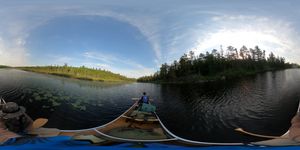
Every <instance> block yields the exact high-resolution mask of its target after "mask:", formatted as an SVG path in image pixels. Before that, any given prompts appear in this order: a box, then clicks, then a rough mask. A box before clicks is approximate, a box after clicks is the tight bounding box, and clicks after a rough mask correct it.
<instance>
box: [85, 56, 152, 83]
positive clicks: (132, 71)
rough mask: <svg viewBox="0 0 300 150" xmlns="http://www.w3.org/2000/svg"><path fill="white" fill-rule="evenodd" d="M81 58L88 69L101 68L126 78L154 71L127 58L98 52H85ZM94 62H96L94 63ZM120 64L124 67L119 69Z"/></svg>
mask: <svg viewBox="0 0 300 150" xmlns="http://www.w3.org/2000/svg"><path fill="white" fill-rule="evenodd" d="M83 56H84V57H85V61H86V62H85V63H83V64H84V65H87V66H89V67H96V68H102V69H106V70H110V71H113V72H116V73H120V74H123V75H126V76H128V77H134V78H136V77H140V76H144V75H149V74H151V73H153V72H154V71H155V69H154V68H147V67H145V66H143V65H142V64H140V63H137V62H134V61H132V60H129V59H127V58H123V57H120V56H116V55H110V54H105V53H102V52H99V51H86V52H84V54H83ZM95 60H96V62H95ZM117 64H122V65H124V66H126V67H120V65H117Z"/></svg>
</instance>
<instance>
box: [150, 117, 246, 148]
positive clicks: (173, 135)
mask: <svg viewBox="0 0 300 150" xmlns="http://www.w3.org/2000/svg"><path fill="white" fill-rule="evenodd" d="M154 114H155V116H156V117H157V119H158V121H159V123H160V125H161V126H162V128H163V129H164V130H165V131H166V132H167V133H168V134H169V135H170V136H172V137H174V138H175V139H177V141H179V142H183V143H184V144H192V145H223V146H225V145H228V146H229V145H245V143H213V142H201V141H193V140H188V139H184V138H181V137H179V136H177V135H175V134H173V133H172V132H171V131H169V130H168V129H167V128H166V127H165V125H164V124H163V123H162V121H161V120H160V118H159V117H158V115H157V114H156V113H155V112H154Z"/></svg>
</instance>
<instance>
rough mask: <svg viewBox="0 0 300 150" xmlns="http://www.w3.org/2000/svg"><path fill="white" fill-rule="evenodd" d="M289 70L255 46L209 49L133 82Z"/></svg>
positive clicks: (289, 65) (184, 57)
mask: <svg viewBox="0 0 300 150" xmlns="http://www.w3.org/2000/svg"><path fill="white" fill-rule="evenodd" d="M292 66H293V65H292V64H289V63H286V62H285V58H284V57H279V56H275V54H274V53H273V52H271V53H270V54H269V55H268V56H266V51H265V50H262V49H261V48H259V47H258V46H255V47H254V48H249V49H248V48H247V47H246V46H242V47H241V48H240V49H237V48H235V47H233V46H228V47H227V49H226V50H223V49H222V47H221V49H220V50H219V51H218V50H216V49H213V50H212V51H211V52H206V53H205V54H204V53H200V54H199V55H195V53H194V52H193V51H190V52H189V53H187V54H184V55H183V56H181V57H180V59H179V60H175V61H174V62H173V63H171V64H170V65H168V64H167V63H164V64H162V65H161V67H160V70H159V71H157V72H156V73H154V74H153V75H150V76H144V77H141V78H139V79H138V80H137V81H139V82H153V81H163V82H177V81H183V82H185V81H195V80H196V81H199V80H210V79H212V80H215V79H226V78H234V77H238V76H243V75H248V74H255V73H257V72H263V71H268V70H278V69H285V68H290V67H292Z"/></svg>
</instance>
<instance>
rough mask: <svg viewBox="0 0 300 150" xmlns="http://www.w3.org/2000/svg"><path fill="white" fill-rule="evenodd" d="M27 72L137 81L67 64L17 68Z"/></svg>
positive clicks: (104, 79)
mask: <svg viewBox="0 0 300 150" xmlns="http://www.w3.org/2000/svg"><path fill="white" fill-rule="evenodd" d="M15 68H16V69H21V70H25V71H31V72H37V73H45V74H52V75H57V76H63V77H68V78H75V79H82V80H91V81H107V82H134V81H136V79H134V78H127V77H125V76H123V75H120V74H116V73H112V72H110V71H106V70H102V69H98V68H96V69H95V68H87V67H85V66H81V67H72V66H68V65H67V64H65V65H64V66H30V67H15Z"/></svg>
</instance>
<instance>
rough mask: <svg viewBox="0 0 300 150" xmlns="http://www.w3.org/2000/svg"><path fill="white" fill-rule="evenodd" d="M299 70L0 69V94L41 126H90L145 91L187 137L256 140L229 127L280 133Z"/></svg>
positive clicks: (295, 96) (293, 101) (297, 93)
mask: <svg viewBox="0 0 300 150" xmlns="http://www.w3.org/2000/svg"><path fill="white" fill-rule="evenodd" d="M299 89H300V70H299V69H290V70H285V71H276V72H267V73H262V74H258V75H256V76H252V77H247V78H244V79H238V80H235V81H222V82H207V83H201V84H178V85H177V84H170V85H169V84H162V85H160V84H151V83H122V84H116V83H106V82H91V81H81V80H76V79H67V78H63V77H56V76H52V75H44V74H37V73H31V72H25V71H19V70H14V69H0V95H1V96H3V97H4V98H5V99H6V100H8V101H15V102H18V103H19V104H20V105H23V106H25V107H26V108H27V112H28V114H29V115H30V116H31V117H32V118H33V119H35V118H39V117H45V118H49V122H48V123H47V125H46V126H47V127H56V128H60V129H81V128H90V127H95V126H99V125H102V124H104V123H107V122H109V121H111V120H113V119H114V118H116V117H118V116H119V115H120V114H122V113H123V112H124V111H125V110H126V109H127V108H128V107H130V106H131V105H132V103H133V102H132V101H131V98H132V97H137V96H139V95H140V94H141V93H142V92H143V91H146V92H147V93H148V95H150V96H151V97H152V98H153V99H154V100H155V102H154V104H155V105H156V106H157V107H158V112H157V113H158V115H159V116H160V118H161V119H162V121H163V122H164V123H165V125H166V126H167V127H168V128H169V129H170V131H172V132H174V133H175V134H177V135H179V136H181V137H184V138H187V139H192V140H200V141H213V142H241V141H255V140H261V139H257V138H253V137H249V136H245V135H241V134H239V133H236V132H235V131H234V129H235V128H237V127H242V128H244V129H246V130H248V131H251V132H256V133H260V134H268V135H281V134H283V133H285V132H286V130H287V129H288V127H289V126H290V123H289V122H290V119H291V118H292V117H293V115H294V113H295V112H296V109H297V104H298V100H300V90H299Z"/></svg>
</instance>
